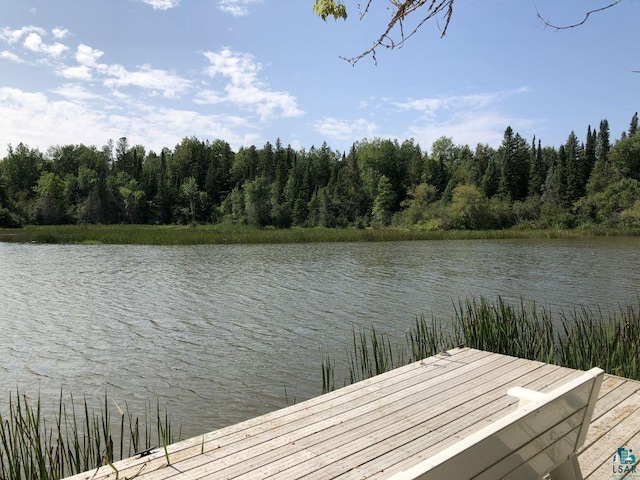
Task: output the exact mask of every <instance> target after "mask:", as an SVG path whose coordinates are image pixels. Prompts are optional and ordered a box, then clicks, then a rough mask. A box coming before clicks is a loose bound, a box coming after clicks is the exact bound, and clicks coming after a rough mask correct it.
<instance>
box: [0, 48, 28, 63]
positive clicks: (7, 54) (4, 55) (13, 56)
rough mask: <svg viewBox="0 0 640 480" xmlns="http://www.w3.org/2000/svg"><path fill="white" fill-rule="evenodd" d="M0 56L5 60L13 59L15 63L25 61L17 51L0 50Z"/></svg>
mask: <svg viewBox="0 0 640 480" xmlns="http://www.w3.org/2000/svg"><path fill="white" fill-rule="evenodd" d="M0 58H4V59H5V60H11V61H12V62H15V63H24V60H23V59H22V58H20V57H19V56H18V55H16V54H15V53H11V52H8V51H7V50H4V51H2V52H0Z"/></svg>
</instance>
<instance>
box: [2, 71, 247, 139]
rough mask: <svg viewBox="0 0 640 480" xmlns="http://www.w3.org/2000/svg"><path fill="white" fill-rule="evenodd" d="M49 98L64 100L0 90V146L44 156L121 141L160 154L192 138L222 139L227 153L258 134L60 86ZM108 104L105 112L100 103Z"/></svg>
mask: <svg viewBox="0 0 640 480" xmlns="http://www.w3.org/2000/svg"><path fill="white" fill-rule="evenodd" d="M53 93H54V94H56V95H60V96H61V97H63V98H64V99H63V100H53V99H51V98H49V97H48V96H47V95H45V94H44V93H31V92H25V91H23V90H20V89H16V88H6V87H0V144H2V145H6V144H8V143H12V144H17V143H19V142H24V143H25V144H28V145H29V146H30V147H33V148H36V147H37V148H40V149H41V150H42V151H45V150H46V149H47V148H48V147H50V146H51V145H65V144H77V143H84V144H86V145H97V146H100V145H103V144H105V143H106V142H107V140H108V139H109V138H120V137H122V136H126V137H128V138H129V140H130V142H131V143H132V144H138V143H139V144H142V145H144V146H145V147H147V148H148V149H152V150H155V151H160V150H161V149H162V148H163V147H169V148H173V147H174V146H175V145H176V144H177V143H179V142H180V141H181V139H182V138H184V137H190V136H193V135H195V136H197V137H199V138H203V139H204V138H209V139H215V138H221V139H224V140H226V141H228V142H229V143H230V144H231V146H232V148H239V147H240V146H242V145H247V144H251V143H252V142H254V141H255V140H256V139H257V138H258V137H259V135H258V134H257V133H254V132H258V129H257V128H256V127H253V126H252V125H251V124H250V123H249V122H248V121H247V120H246V119H244V118H241V117H237V116H232V115H205V114H202V113H199V112H196V111H192V110H186V109H184V110H178V109H170V108H162V107H156V106H150V105H145V104H140V103H137V102H135V101H131V99H130V98H129V99H127V101H122V102H121V101H117V102H113V101H111V100H114V99H111V100H109V99H105V98H103V97H98V96H95V95H92V94H91V93H90V92H88V91H87V90H86V89H85V88H84V87H82V86H80V85H75V84H65V85H63V86H62V87H61V88H58V89H57V90H55V91H54V92H53ZM115 100H118V99H115ZM110 101H111V105H109V108H105V102H110ZM80 126H81V128H79V127H80Z"/></svg>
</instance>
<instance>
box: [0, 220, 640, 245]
mask: <svg viewBox="0 0 640 480" xmlns="http://www.w3.org/2000/svg"><path fill="white" fill-rule="evenodd" d="M624 235H626V236H639V235H640V230H637V229H603V228H592V229H576V230H553V229H549V230H522V229H511V230H435V231H430V230H420V229H399V228H381V229H336V228H291V229H273V228H257V227H250V226H245V225H231V224H217V225H197V226H178V225H170V226H165V225H163V226H160V225H55V226H27V227H24V228H21V229H0V242H24V243H61V244H132V245H206V244H237V243H310V242H381V241H403V240H463V239H467V240H473V239H509V238H512V239H515V238H577V237H588V236H624Z"/></svg>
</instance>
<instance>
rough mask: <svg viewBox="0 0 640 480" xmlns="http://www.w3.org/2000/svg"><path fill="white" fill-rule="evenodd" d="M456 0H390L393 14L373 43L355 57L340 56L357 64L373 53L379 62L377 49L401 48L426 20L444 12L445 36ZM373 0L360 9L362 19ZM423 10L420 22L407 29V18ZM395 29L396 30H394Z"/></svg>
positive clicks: (373, 56)
mask: <svg viewBox="0 0 640 480" xmlns="http://www.w3.org/2000/svg"><path fill="white" fill-rule="evenodd" d="M454 1H455V0H389V2H390V3H391V5H392V6H393V7H392V9H391V11H392V16H391V19H390V20H389V23H388V24H387V26H386V28H385V30H384V31H383V32H382V34H381V35H380V36H379V37H378V39H377V40H376V41H375V42H373V45H372V46H371V47H370V48H368V49H367V50H365V51H364V52H362V53H361V54H360V55H357V56H355V57H350V58H348V57H340V58H342V59H344V60H346V61H348V62H349V63H351V64H352V65H355V64H356V63H357V62H358V61H360V60H361V59H363V58H364V57H366V56H368V55H371V57H372V58H373V61H374V62H375V63H377V59H376V50H377V49H378V48H380V47H383V48H388V49H394V48H401V47H402V46H403V45H404V43H405V42H406V41H407V40H409V39H410V38H411V37H413V35H415V33H416V32H417V31H418V30H419V29H420V27H422V25H424V24H425V22H427V21H429V20H430V19H432V18H434V17H436V16H437V15H439V14H442V15H443V17H444V27H443V28H442V34H441V35H440V36H441V37H444V36H445V34H446V33H447V28H448V27H449V23H450V22H451V18H452V16H453V2H454ZM372 2H373V0H368V1H367V3H366V5H365V7H364V8H363V9H361V10H360V19H361V20H362V19H363V18H364V17H365V16H366V15H367V13H368V12H369V8H370V7H371V3H372ZM419 10H422V15H421V16H420V17H419V18H420V20H419V21H418V23H417V24H416V25H415V26H414V27H413V28H412V29H410V30H409V32H408V33H407V31H405V20H406V19H407V18H408V17H410V16H411V15H412V14H414V13H415V12H417V11H419ZM394 31H395V32H394Z"/></svg>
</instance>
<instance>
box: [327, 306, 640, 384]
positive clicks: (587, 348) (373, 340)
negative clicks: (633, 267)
mask: <svg viewBox="0 0 640 480" xmlns="http://www.w3.org/2000/svg"><path fill="white" fill-rule="evenodd" d="M454 310H455V313H454V318H453V321H452V322H447V321H444V320H442V319H437V318H432V319H431V321H430V322H429V321H427V319H425V318H424V316H421V317H418V318H416V321H415V323H414V325H413V326H411V327H410V328H409V329H408V330H407V332H406V335H405V337H406V342H405V344H404V345H402V344H391V342H390V339H389V336H387V335H385V334H381V333H380V332H376V330H375V328H374V327H371V328H370V329H367V330H360V331H357V332H356V331H355V330H354V332H353V339H352V345H351V348H352V350H351V351H350V352H348V353H347V367H346V368H347V370H348V371H347V372H346V373H345V374H344V376H343V378H344V381H343V383H344V385H348V384H351V383H354V382H356V381H360V380H364V379H366V378H370V377H372V376H374V375H378V374H380V373H384V372H386V371H388V370H391V369H393V368H398V367H400V366H403V365H406V364H408V363H411V362H413V361H418V360H421V359H423V358H426V357H429V356H432V355H435V354H437V353H438V352H441V351H444V350H447V349H450V348H453V347H456V346H458V345H465V346H467V347H471V348H477V349H479V350H486V351H489V352H494V353H500V354H504V355H511V356H514V357H519V358H526V359H529V360H536V361H540V362H544V363H550V364H556V365H560V366H563V367H569V368H573V369H578V370H588V369H590V368H592V367H600V368H602V369H604V370H605V371H606V372H607V373H609V374H613V375H618V376H621V377H625V378H630V379H632V380H640V298H639V299H638V305H637V306H632V305H629V306H626V307H621V308H619V310H617V311H613V312H611V313H609V314H607V315H604V314H603V313H602V312H601V311H600V310H599V309H596V310H591V309H588V308H586V307H583V308H580V309H575V310H573V311H571V312H560V313H558V314H555V315H552V313H551V312H550V311H549V310H547V309H544V308H542V309H540V308H538V307H537V306H536V304H535V303H532V304H525V303H524V302H523V301H521V302H520V303H519V304H511V303H508V302H507V301H505V300H504V299H502V298H501V297H498V298H497V299H496V300H495V301H490V300H487V299H486V298H484V297H480V298H469V299H467V300H466V301H464V302H463V301H460V302H459V303H458V305H457V306H455V308H454ZM322 375H323V393H325V392H329V391H331V390H334V389H335V388H336V384H335V380H336V377H337V374H336V372H335V362H334V361H333V360H332V359H330V358H328V357H326V358H325V359H323V362H322Z"/></svg>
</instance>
